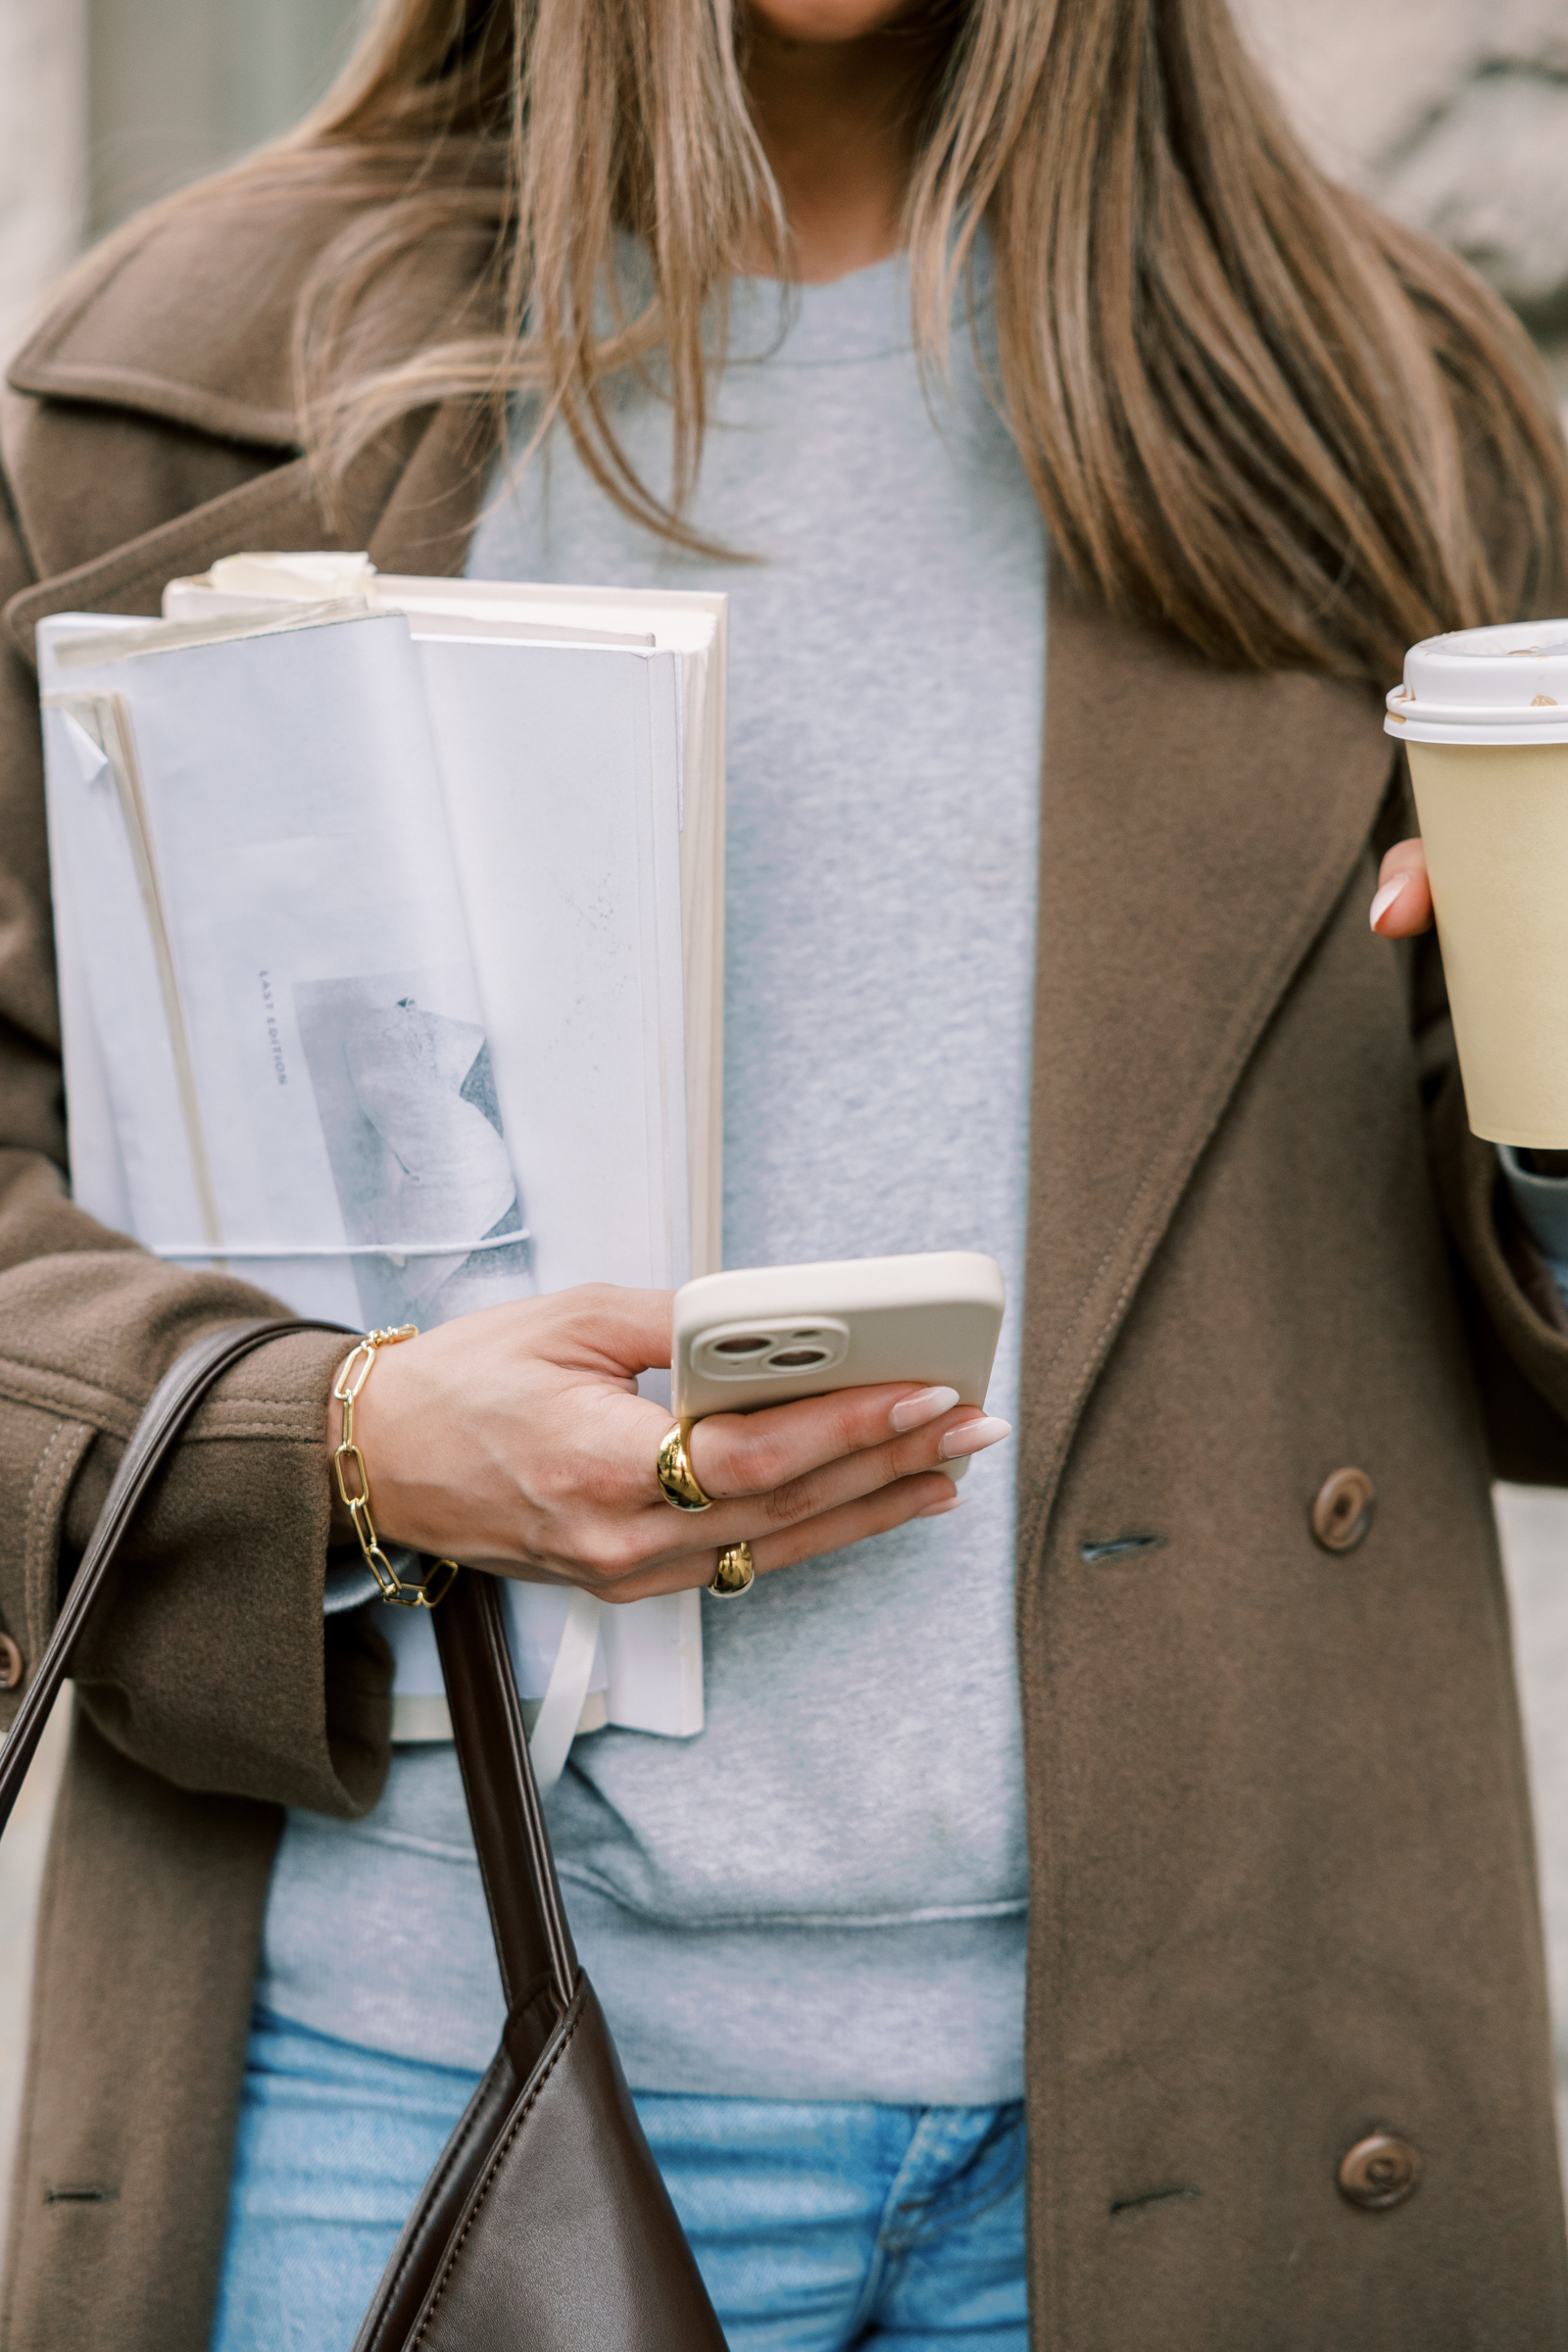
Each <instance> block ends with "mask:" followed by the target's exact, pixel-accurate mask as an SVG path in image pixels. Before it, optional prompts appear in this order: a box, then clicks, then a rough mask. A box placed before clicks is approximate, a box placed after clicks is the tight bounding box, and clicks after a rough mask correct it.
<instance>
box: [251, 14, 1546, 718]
mask: <svg viewBox="0 0 1568 2352" xmlns="http://www.w3.org/2000/svg"><path fill="white" fill-rule="evenodd" d="M741 4H742V0H381V5H380V8H379V10H378V13H377V14H376V16H375V18H374V19H373V21H372V23H371V25H370V26H369V28H368V32H367V35H366V37H365V39H364V41H363V43H362V45H361V47H360V49H359V51H358V53H357V55H356V56H355V57H354V59H353V60H352V61H351V63H350V65H349V67H348V69H347V70H346V72H345V73H344V75H343V77H342V79H341V80H340V82H339V84H338V85H337V87H336V88H335V89H334V90H333V91H332V92H331V93H329V95H328V97H327V99H326V100H325V101H324V102H323V104H322V105H321V106H320V107H319V109H318V110H317V111H316V113H315V114H314V115H313V116H312V117H311V118H309V119H308V121H307V122H306V123H304V124H302V125H301V126H300V128H299V130H298V131H296V132H295V133H293V134H292V135H291V136H290V138H289V139H288V140H286V141H284V142H282V143H280V144H279V145H278V146H277V147H275V148H273V149H271V150H270V151H268V152H267V153H265V154H264V155H262V156H260V157H258V158H256V159H253V161H252V162H251V163H250V164H249V165H248V166H246V167H244V169H245V170H246V171H248V172H253V173H260V174H263V175H266V174H268V173H271V174H278V173H282V174H284V175H290V174H297V173H299V172H308V171H309V170H311V169H312V167H313V165H314V166H317V167H319V166H320V165H321V164H323V163H325V162H327V161H328V160H332V161H333V162H334V163H335V164H337V165H341V163H342V162H343V161H344V159H345V157H346V156H348V157H358V158H360V159H362V160H363V162H364V163H365V165H366V168H367V171H368V172H369V173H370V175H371V177H372V179H374V180H375V181H376V182H377V184H378V185H379V186H380V188H381V191H382V193H381V197H380V200H379V201H377V202H375V203H372V204H369V205H368V207H367V208H366V209H365V210H364V212H363V213H362V214H361V216H360V217H359V218H358V219H357V220H356V221H355V223H354V225H353V226H352V227H351V228H350V229H349V230H347V231H346V232H345V233H344V234H343V235H342V236H340V237H339V238H337V239H336V240H335V241H334V243H333V244H332V245H331V246H330V247H329V248H328V249H327V251H326V252H325V254H324V255H323V257H322V259H321V261H320V263H319V266H318V268H317V269H316V270H315V271H314V273H313V276H312V278H311V281H310V283H309V284H308V285H307V286H306V287H305V288H304V290H303V292H302V295H301V299H300V305H299V315H298V316H299V325H298V352H297V362H298V379H299V390H300V402H301V409H302V415H303V419H304V423H303V427H302V430H303V433H304V437H305V438H306V440H307V442H308V444H309V445H310V446H311V447H313V448H314V449H315V450H316V451H317V452H318V454H319V458H320V461H321V463H322V465H323V466H324V467H325V469H326V471H327V472H328V474H332V473H334V472H336V471H337V470H338V469H340V468H341V467H342V466H344V465H345V464H346V463H347V462H348V460H349V459H350V457H351V456H352V455H353V453H354V452H355V451H356V450H358V449H359V448H362V447H363V446H365V444H366V443H367V441H368V439H370V438H371V437H373V436H374V435H375V434H376V433H378V432H379V431H381V430H383V429H385V428H386V427H387V426H388V425H389V424H391V423H393V422H395V420H396V419H398V418H399V417H402V416H405V415H406V414H407V413H409V412H410V411H412V410H415V409H417V408H421V407H424V406H427V405H428V404H429V403H430V402H432V401H433V400H436V399H438V398H454V397H456V398H459V399H466V400H471V401H473V402H475V403H484V402H490V403H494V404H496V405H497V406H498V407H503V408H504V406H505V403H506V401H507V398H508V396H509V395H510V394H512V393H514V392H515V391H516V390H518V389H523V388H525V389H527V390H529V391H531V392H532V393H534V394H535V395H537V396H538V402H537V407H536V410H535V414H536V415H537V416H539V417H541V418H544V419H556V418H559V419H560V421H561V422H562V424H564V427H565V429H566V430H568V431H569V432H570V434H571V436H572V438H573V440H574V442H575V443H576V446H577V449H578V451H579V453H580V454H581V457H582V459H583V460H584V462H585V463H586V465H587V466H588V467H589V468H590V470H591V471H592V472H593V473H594V474H595V475H596V476H597V478H598V480H599V481H600V483H601V484H602V485H603V487H604V489H605V490H606V491H607V492H608V494H609V495H610V496H611V497H612V498H613V499H614V500H615V501H616V502H617V503H618V504H619V505H620V506H621V507H622V508H623V509H624V510H625V511H626V512H627V513H629V514H631V515H635V516H637V517H638V518H639V519H640V520H641V521H642V522H644V523H645V524H646V525H647V526H648V527H649V528H650V529H651V530H655V531H660V532H662V533H664V534H665V535H666V536H668V537H670V538H671V539H674V540H677V541H681V542H684V543H685V544H687V545H694V544H697V545H700V544H701V542H700V541H697V540H696V539H695V538H694V534H693V531H692V527H691V524H690V522H689V519H688V507H689V501H690V498H691V493H692V489H693V486H694V483H695V480H696V477H697V470H698V466H699V462H700V453H701V447H702V440H703V433H704V427H705V422H706V417H707V385H708V381H709V375H710V371H711V367H712V365H713V320H714V318H715V316H716V317H718V318H720V319H721V318H722V311H723V298H724V289H725V287H726V285H727V283H728V281H729V280H730V278H731V277H732V276H733V274H734V273H735V272H736V271H737V270H740V269H742V268H744V267H746V266H747V257H748V256H755V254H756V252H757V250H758V244H759V239H760V240H761V241H762V244H763V247H764V249H765V250H769V251H771V252H772V254H773V255H774V256H775V258H776V266H777V268H778V269H779V270H780V272H781V273H785V272H787V268H788V232H787V228H786V224H785V222H784V219H783V215H782V211H781V207H780V204H779V199H778V193H777V189H776V187H775V185H774V183H773V179H772V176H771V173H770V172H769V170H768V166H767V162H766V159H765V156H764V155H763V152H762V148H761V145H760V140H759V138H758V135H757V131H756V129H755V127H754V124H753V122H752V119H751V116H750V114H749V112H748V107H747V97H746V87H745V74H744V64H745V60H744V54H743V51H742V50H741V49H740V48H739V47H738V44H739V43H743V42H744V25H737V24H736V23H735V21H734V18H733V10H734V7H735V6H737V5H741ZM910 30H911V31H912V32H922V31H923V34H924V37H925V38H926V40H927V43H928V50H929V58H930V71H929V73H928V74H927V76H926V80H925V84H924V87H923V90H922V93H921V98H920V123H919V131H918V145H917V154H916V160H915V165H914V169H913V172H912V175H911V179H910V184H909V189H908V196H907V231H908V242H909V253H910V275H911V284H912V297H913V311H914V329H915V338H916V343H917V346H918V348H919V349H920V350H921V351H922V353H923V354H924V355H925V357H926V360H927V363H928V364H930V365H932V366H934V367H936V368H941V366H942V365H943V364H944V360H945V355H946V337H947V335H948V332H949V321H950V319H951V318H952V316H953V311H954V303H955V297H956V290H957V281H958V279H959V277H960V275H961V273H962V272H963V271H964V270H965V269H966V267H967V265H968V263H969V261H970V258H971V256H972V252H973V247H974V240H975V238H976V236H977V234H978V233H979V231H980V228H981V225H982V223H984V227H985V231H986V234H987V236H988V238H989V242H990V246H991V259H992V278H993V283H994V286H995V300H996V305H997V329H998V345H999V358H998V384H997V398H998V401H999V404H1000V406H1001V408H1002V410H1003V413H1004V414H1005V417H1006V418H1007V421H1008V423H1009V425H1010V427H1011V430H1012V432H1013V434H1014V436H1015V438H1016V441H1017V445H1018V448H1019V450H1020V452H1021V454H1022V459H1023V463H1024V466H1025V467H1026V469H1027V472H1028V477H1029V480H1030V483H1031V485H1032V487H1033V489H1034V492H1035V495H1036V497H1037V498H1038V500H1039V503H1040V507H1041V510H1042V512H1043V514H1044V515H1045V518H1046V522H1047V525H1048V527H1049V529H1050V532H1051V535H1052V538H1053V541H1054V546H1055V548H1056V550H1057V552H1058V554H1059V555H1060V557H1061V558H1062V560H1063V561H1064V563H1065V564H1066V565H1067V567H1068V569H1069V571H1070V573H1071V574H1072V575H1073V577H1074V578H1075V580H1076V581H1077V582H1078V583H1079V585H1080V587H1081V588H1082V589H1084V590H1085V591H1087V592H1090V593H1092V594H1096V595H1098V596H1100V597H1102V598H1103V599H1104V600H1105V601H1106V602H1107V603H1108V605H1109V606H1110V607H1111V608H1112V610H1114V611H1117V612H1120V613H1140V614H1145V615H1151V616H1153V617H1156V618H1158V619H1160V620H1162V621H1163V622H1165V623H1166V624H1167V625H1169V626H1170V627H1171V628H1173V629H1175V630H1177V631H1179V632H1180V633H1181V634H1182V635H1183V636H1185V637H1186V638H1188V639H1189V640H1190V641H1191V642H1192V643H1193V644H1194V645H1195V646H1197V647H1198V648H1200V649H1201V652H1202V653H1204V654H1205V655H1207V656H1208V657H1209V658H1211V659H1212V660H1214V661H1216V662H1224V663H1231V664H1240V665H1243V666H1245V667H1249V668H1274V667H1291V668H1306V669H1314V670H1327V671H1333V672H1340V673H1345V674H1351V675H1367V674H1371V675H1375V676H1378V677H1382V678H1385V679H1387V678H1389V677H1392V676H1393V675H1395V674H1396V673H1397V666H1398V662H1399V658H1400V655H1401V652H1402V649H1403V647H1404V646H1405V645H1406V644H1408V643H1410V642H1411V641H1412V640H1414V639H1416V638H1419V637H1424V636H1429V635H1431V634H1432V633H1434V632H1435V631H1436V630H1439V629H1444V628H1452V627H1462V626H1470V625H1473V624H1476V623H1479V622H1485V621H1491V620H1496V619H1500V618H1503V617H1507V616H1510V615H1512V614H1514V613H1518V612H1520V611H1522V610H1525V609H1527V608H1532V609H1538V608H1539V600H1540V599H1541V598H1542V597H1543V596H1544V595H1545V596H1550V595H1552V594H1554V593H1556V592H1557V590H1558V585H1559V581H1560V580H1561V577H1562V573H1563V560H1564V534H1565V528H1568V462H1565V454H1564V449H1563V442H1562V436H1561V432H1560V429H1559V426H1558V423H1557V419H1556V416H1555V412H1554V409H1553V407H1552V403H1551V400H1550V397H1549V393H1548V390H1547V386H1546V382H1545V378H1544V372H1543V370H1542V368H1541V366H1540V363H1539V361H1538V360H1537V358H1536V356H1535V354H1534V352H1533V351H1532V349H1531V347H1530V345H1529V342H1528V340H1527V338H1526V337H1525V335H1524V333H1523V330H1522V329H1521V328H1520V327H1519V326H1518V324H1517V322H1516V321H1515V320H1514V319H1512V318H1511V317H1510V316H1509V314H1508V313H1507V312H1506V311H1505V310H1504V309H1503V307H1502V305H1501V304H1500V303H1499V302H1498V301H1497V300H1496V299H1495V297H1494V296H1493V295H1492V294H1491V293H1490V292H1489V291H1488V290H1487V288H1486V287H1485V286H1484V285H1483V284H1482V283H1481V281H1480V280H1479V279H1478V278H1476V277H1475V276H1474V275H1473V274H1472V273H1471V272H1470V271H1469V270H1466V269H1465V268H1464V267H1463V266H1462V265H1461V264H1460V263H1458V262H1457V261H1455V260H1453V259H1452V258H1451V257H1449V256H1447V255H1446V254H1444V253H1442V252H1441V251H1439V250H1438V249H1437V248H1436V247H1434V246H1432V245H1431V244H1429V243H1428V242H1427V241H1425V240H1424V239H1422V238H1420V237H1418V236H1415V235H1414V234H1411V233H1409V232H1407V231H1405V230H1403V229H1401V228H1399V227H1397V226H1396V225H1395V224H1394V223H1393V222H1391V221H1388V220H1386V219H1383V218H1382V217H1381V216H1379V215H1378V214H1377V213H1376V212H1374V211H1373V210H1372V209H1371V208H1370V207H1368V206H1367V205H1365V204H1364V203H1362V202H1361V201H1359V200H1358V199H1357V198H1356V197H1354V196H1352V195H1350V194H1349V193H1348V192H1347V191H1346V190H1344V189H1343V188H1340V187H1337V186H1335V185H1333V184H1331V183H1330V182H1329V181H1327V180H1326V179H1325V178H1324V177H1323V176H1322V174H1321V173H1320V172H1318V171H1317V170H1316V169H1315V168H1314V167H1313V166H1312V165H1311V164H1310V163H1309V162H1308V160H1307V158H1306V157H1305V155H1304V154H1303V153H1302V151H1301V149H1300V147H1299V144H1298V143H1297V141H1296V139H1295V138H1294V137H1293V135H1292V133H1291V132H1290V130H1289V129H1288V127H1287V125H1286V123H1285V122H1284V120H1283V117H1282V115H1281V112H1280V110H1279V107H1278V106H1277V104H1276V102H1275V100H1274V98H1273V96H1272V94H1271V93H1270V91H1269V90H1268V89H1267V88H1266V86H1265V85H1264V83H1263V80H1262V78H1261V76H1260V74H1259V73H1258V72H1257V71H1256V69H1255V68H1254V67H1253V65H1252V64H1251V62H1250V59H1249V58H1248V56H1247V54H1246V52H1245V50H1244V48H1243V46H1242V43H1241V40H1240V38H1239V36H1238V34H1237V31H1236V28H1235V26H1234V25H1233V23H1232V21H1231V18H1230V15H1229V11H1228V9H1227V7H1226V5H1225V0H930V4H929V5H928V7H927V11H926V14H925V15H924V16H923V17H920V18H917V19H916V20H915V21H914V23H913V24H912V25H911V26H910ZM454 225H456V226H458V227H461V228H463V229H464V230H465V233H467V234H469V235H474V234H477V235H479V236H480V237H481V238H482V239H483V240H484V252H485V258H486V268H485V270H483V271H482V273H481V279H482V294H481V296H480V298H479V301H478V307H477V308H475V307H474V304H473V302H472V301H470V303H469V307H468V309H467V311H466V314H465V315H464V316H463V317H462V318H461V319H454V320H451V321H447V322H444V323H443V324H442V325H441V328H440V331H439V332H437V333H436V334H435V337H434V339H433V340H430V341H428V342H427V343H426V344H425V346H424V347H423V348H421V349H419V350H417V351H413V352H409V353H407V354H404V355H397V356H394V358H393V359H392V360H391V361H390V362H386V361H384V360H382V361H379V362H378V363H377V364H376V365H374V366H372V367H368V368H367V367H366V366H365V365H363V364H358V363H356V360H355V356H354V355H355V349H356V335H355V321H356V319H360V318H362V317H363V315H364V313H365V312H366V311H367V310H368V309H373V306H374V299H375V287H376V283H377V280H378V278H379V277H380V275H381V272H382V271H383V270H387V269H388V268H390V267H393V266H395V265H397V264H398V263H400V262H402V261H406V260H407V258H408V256H409V255H410V254H411V253H413V252H415V251H417V249H418V248H419V247H420V246H421V244H422V243H423V242H424V241H426V240H428V239H429V238H430V237H431V236H432V234H433V233H435V232H437V231H439V230H441V229H443V228H450V227H453V226H454ZM627 232H629V233H630V234H631V235H632V236H633V237H635V238H637V239H639V240H640V241H641V243H642V245H643V246H644V247H645V248H646V252H647V256H648V261H649V266H650V269H651V273H652V289H653V290H652V295H651V298H650V299H649V300H648V302H647V303H646V304H645V305H643V307H641V308H640V309H639V310H637V311H636V312H635V313H634V314H633V315H628V314H627V312H626V310H625V309H624V308H618V309H617V308H616V307H615V305H616V302H617V300H618V297H617V294H616V281H615V276H614V272H613V269H612V266H611V265H612V255H613V240H614V239H615V237H616V235H617V234H618V233H627ZM754 266H755V264H754ZM607 300H608V302H609V305H610V309H609V312H608V314H607V308H606V304H607ZM656 362H657V370H658V380H659V382H660V384H661V386H662V390H663V392H664V394H665V396H666V397H667V399H668V403H669V410H670V429H671V434H672V440H673V464H672V472H671V481H672V484H673V487H672V490H671V493H670V495H669V497H668V499H667V500H662V499H661V498H660V497H659V496H657V495H656V494H655V492H654V491H653V490H652V489H651V488H650V487H649V486H648V484H647V483H645V482H644V481H643V480H641V479H640V478H639V477H638V475H637V473H636V471H635V469H634V467H633V466H632V465H631V463H630V461H629V460H628V458H627V456H626V454H625V452H624V450H623V449H622V447H621V445H620V443H619V441H618V439H617V436H616V433H615V430H614V425H613V409H612V406H611V404H610V403H609V402H608V401H607V397H606V396H607V392H608V390H609V388H610V386H611V385H612V383H613V380H614V378H615V377H616V376H617V375H619V374H621V373H622V372H623V371H624V370H626V369H628V368H641V369H644V370H647V369H649V368H651V367H653V366H654V365H655V363H656Z"/></svg>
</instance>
